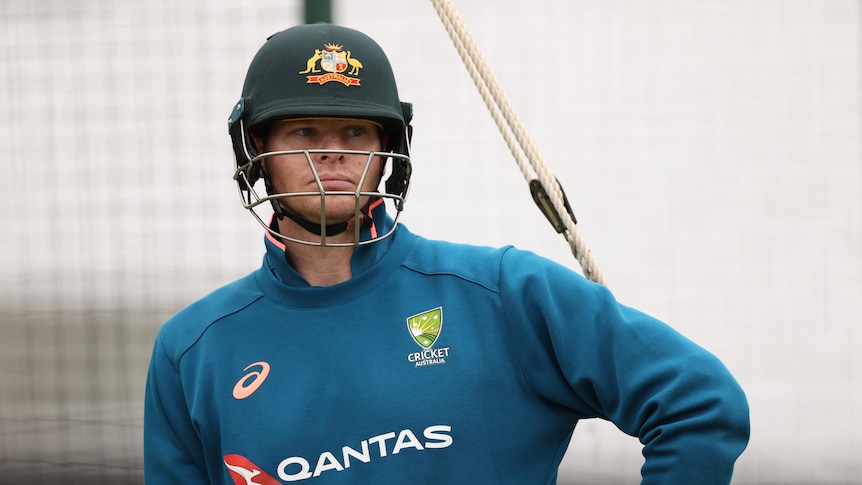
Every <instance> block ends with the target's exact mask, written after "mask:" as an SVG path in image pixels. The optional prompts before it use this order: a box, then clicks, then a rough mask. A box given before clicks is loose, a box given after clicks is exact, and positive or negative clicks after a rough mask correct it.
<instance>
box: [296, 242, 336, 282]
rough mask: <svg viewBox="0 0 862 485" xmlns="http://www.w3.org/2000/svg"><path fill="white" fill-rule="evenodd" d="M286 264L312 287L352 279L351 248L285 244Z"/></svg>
mask: <svg viewBox="0 0 862 485" xmlns="http://www.w3.org/2000/svg"><path fill="white" fill-rule="evenodd" d="M285 255H286V257H287V261H288V263H290V265H291V266H293V269H295V270H296V272H297V273H299V274H301V275H302V277H303V278H305V280H306V281H307V282H308V284H310V285H312V286H332V285H337V284H339V283H344V282H345V281H348V280H349V279H350V278H352V277H353V272H352V271H351V269H350V260H351V257H352V256H353V247H331V246H328V247H320V246H307V245H304V244H297V243H293V242H290V241H286V242H285Z"/></svg>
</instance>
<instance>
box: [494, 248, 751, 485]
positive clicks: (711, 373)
mask: <svg viewBox="0 0 862 485" xmlns="http://www.w3.org/2000/svg"><path fill="white" fill-rule="evenodd" d="M501 268H502V269H501V286H500V288H501V298H502V300H503V305H504V309H505V310H504V311H505V312H506V321H507V324H508V327H509V330H510V334H511V335H512V341H513V342H514V344H513V345H514V348H515V352H516V354H517V355H518V359H519V362H520V364H521V367H522V369H523V372H524V374H525V376H526V378H527V380H528V381H529V382H530V385H531V386H532V388H533V390H534V391H535V392H536V393H538V394H540V395H541V396H542V397H543V398H546V399H549V400H551V401H553V402H556V403H558V404H560V405H562V406H564V407H565V408H567V409H570V410H571V411H572V413H573V414H572V416H573V417H574V418H575V419H579V418H589V417H599V418H603V419H607V420H610V421H611V422H613V423H614V424H615V425H616V426H617V427H618V428H619V429H620V430H622V431H623V432H625V433H627V434H629V435H632V436H636V437H637V438H638V439H639V440H640V442H641V443H642V444H643V450H642V453H643V455H644V457H645V463H644V465H643V467H642V469H641V474H642V479H643V481H642V483H643V484H645V485H646V484H668V483H686V484H727V483H730V480H731V476H732V474H733V466H734V463H735V461H736V459H737V458H738V456H739V455H740V454H741V453H742V451H743V450H744V449H745V447H746V445H747V443H748V438H749V410H748V404H747V401H746V398H745V395H744V393H743V391H742V389H741V388H740V386H739V384H738V383H737V382H736V380H735V379H734V378H733V376H732V375H731V374H730V372H729V371H728V370H727V368H726V367H725V366H724V365H723V364H722V363H721V362H720V361H719V359H718V358H716V357H715V356H714V355H712V354H711V353H709V352H707V351H706V350H704V349H703V348H701V347H700V346H698V345H696V344H694V343H693V342H691V341H690V340H688V339H687V338H685V337H683V336H682V335H680V334H679V333H678V332H676V331H675V330H673V329H672V328H671V327H669V326H668V325H666V324H664V323H662V322H660V321H658V320H656V319H655V318H653V317H650V316H648V315H646V314H644V313H642V312H640V311H637V310H635V309H632V308H629V307H626V306H624V305H622V304H620V303H618V302H617V301H616V300H615V299H614V297H613V295H612V294H611V293H610V292H609V291H608V290H607V289H606V288H604V287H602V286H600V285H597V284H594V283H591V282H589V281H587V280H585V279H584V278H583V277H581V276H580V275H578V274H577V273H575V272H573V271H571V270H569V269H568V268H565V267H563V266H560V265H557V264H555V263H553V262H551V261H548V260H545V259H544V258H540V257H538V256H536V255H533V254H532V253H528V252H521V251H517V250H510V251H508V252H507V253H506V254H505V255H504V257H503V260H502V267H501Z"/></svg>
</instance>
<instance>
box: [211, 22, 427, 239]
mask: <svg viewBox="0 0 862 485" xmlns="http://www.w3.org/2000/svg"><path fill="white" fill-rule="evenodd" d="M412 116H413V112H412V105H411V104H410V103H404V102H401V100H400V99H399V97H398V89H397V86H396V82H395V75H394V73H393V71H392V67H391V65H390V63H389V60H388V58H387V57H386V54H385V53H384V52H383V49H382V48H381V47H380V46H379V45H378V44H377V43H376V42H375V41H374V40H373V39H371V38H370V37H368V36H367V35H365V34H363V33H362V32H359V31H357V30H353V29H349V28H346V27H342V26H338V25H332V24H327V23H316V24H308V25H300V26H296V27H291V28H289V29H287V30H284V31H281V32H278V33H276V34H274V35H272V36H270V37H269V38H268V39H267V40H266V42H265V43H264V44H263V46H262V47H261V48H260V50H258V52H257V54H256V55H255V56H254V58H253V59H252V61H251V64H250V66H249V68H248V71H247V74H246V78H245V83H244V84H243V89H242V97H241V98H240V100H239V101H238V102H237V103H236V104H235V105H234V107H233V110H232V111H231V115H230V118H229V120H228V131H229V133H230V136H231V141H232V144H233V150H234V154H235V156H236V167H235V168H236V170H235V173H234V180H235V181H236V182H237V186H238V189H239V193H240V198H241V199H242V203H243V206H244V207H245V208H246V209H249V210H250V212H252V214H253V215H254V216H255V218H256V219H257V220H258V222H260V223H261V225H263V226H264V228H266V229H267V230H268V231H270V232H273V233H274V234H275V235H277V236H279V237H283V238H286V239H289V240H292V241H296V242H300V243H304V244H315V245H360V244H366V243H370V242H373V241H375V240H378V239H382V238H384V237H387V236H389V235H390V234H391V233H392V230H390V231H388V232H386V233H385V234H381V235H377V236H374V237H371V238H367V239H366V240H362V241H360V240H359V236H358V235H359V227H358V226H359V224H356V226H357V228H356V231H357V237H356V238H355V239H356V240H355V241H354V243H352V244H327V242H326V236H327V235H334V234H337V233H339V232H342V231H343V230H344V228H345V227H346V223H344V224H343V225H338V227H336V226H335V225H333V226H329V225H326V224H325V214H324V207H325V206H324V205H322V207H321V221H320V222H317V221H307V220H301V221H300V220H297V219H296V218H295V217H293V215H291V214H290V213H289V211H286V210H285V209H284V208H283V207H282V206H281V204H279V202H278V199H279V198H281V197H284V196H286V195H288V194H276V193H275V191H274V189H273V188H272V186H271V184H269V182H268V181H267V180H266V177H265V175H264V174H263V172H262V171H261V160H263V159H264V158H266V157H267V156H272V155H271V154H267V153H262V152H261V151H260V150H261V149H262V147H256V146H255V144H254V142H253V138H252V136H251V133H257V134H259V135H260V134H265V133H266V132H267V131H268V128H269V126H270V125H271V124H272V123H273V122H275V121H278V120H283V119H298V118H354V119H363V120H369V121H373V122H376V123H378V124H379V125H380V126H381V127H382V129H383V132H384V133H385V135H386V138H387V140H388V142H387V146H386V147H385V151H384V152H383V153H379V154H369V163H370V161H371V158H372V156H380V157H381V158H385V159H386V163H387V164H391V166H390V168H389V169H388V170H387V171H386V172H387V173H388V174H389V175H388V178H387V179H386V181H385V191H384V192H380V193H375V195H374V197H373V198H374V199H379V198H383V199H385V200H386V201H387V202H391V205H394V207H395V221H396V222H397V219H398V215H400V212H401V211H402V210H403V207H404V201H405V199H406V195H407V188H408V186H409V183H410V175H411V171H412V168H411V162H410V138H411V135H412V126H411V125H410V121H411V119H412ZM384 153H385V157H384ZM305 155H306V158H307V160H308V163H309V166H312V162H311V158H310V156H309V153H308V151H306V152H305ZM312 170H313V167H312ZM261 179H263V182H264V185H265V187H266V195H265V196H261V195H259V194H258V193H257V191H256V190H255V185H256V184H257V183H258V181H260V180H261ZM324 195H326V192H325V191H324V190H323V187H322V186H321V187H320V192H319V194H316V196H317V197H321V198H322V197H323V196H324ZM359 195H360V194H359V193H358V192H357V197H359ZM362 195H363V196H367V195H369V194H362ZM357 200H358V199H357ZM267 201H268V202H270V204H271V205H272V208H273V209H274V211H275V214H276V216H277V217H279V218H281V217H283V216H288V217H290V218H291V219H293V220H294V221H296V222H298V223H299V224H300V225H301V226H302V227H304V228H305V229H306V230H308V231H309V232H311V233H314V234H316V235H317V236H321V237H320V238H319V239H315V238H312V239H313V241H307V240H296V239H292V238H289V237H286V236H284V235H282V234H278V233H277V232H274V231H273V229H272V228H270V227H269V224H268V223H267V222H265V221H264V219H262V218H261V217H260V216H259V215H258V214H257V213H256V212H255V208H256V207H258V206H259V205H260V204H261V203H263V202H267ZM365 209H366V208H360V207H359V205H358V203H357V211H356V214H355V215H356V216H357V217H356V218H357V221H358V220H360V219H365V218H367V217H368V214H367V213H365V212H364V210H365ZM394 227H395V224H392V229H393V230H394Z"/></svg>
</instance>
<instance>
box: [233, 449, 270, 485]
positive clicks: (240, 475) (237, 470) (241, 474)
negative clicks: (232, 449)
mask: <svg viewBox="0 0 862 485" xmlns="http://www.w3.org/2000/svg"><path fill="white" fill-rule="evenodd" d="M224 466H226V467H227V469H228V471H230V476H231V478H233V483H235V484H236V485H281V483H280V482H279V481H278V480H276V479H275V478H272V476H270V475H269V474H268V473H266V472H265V471H263V470H261V469H260V467H259V466H257V465H255V464H254V463H252V462H250V461H249V460H248V458H246V457H244V456H242V455H233V454H232V455H225V456H224Z"/></svg>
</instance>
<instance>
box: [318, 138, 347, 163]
mask: <svg viewBox="0 0 862 485" xmlns="http://www.w3.org/2000/svg"><path fill="white" fill-rule="evenodd" d="M317 148H318V149H320V150H345V149H346V148H347V147H346V145H345V144H344V141H343V140H342V139H341V135H340V134H339V133H338V132H327V133H325V134H323V136H322V137H321V140H320V146H319V147H317ZM314 155H315V156H314V158H315V161H320V162H335V161H340V160H343V159H344V154H343V153H332V152H319V153H315V154H314Z"/></svg>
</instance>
